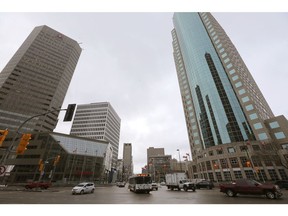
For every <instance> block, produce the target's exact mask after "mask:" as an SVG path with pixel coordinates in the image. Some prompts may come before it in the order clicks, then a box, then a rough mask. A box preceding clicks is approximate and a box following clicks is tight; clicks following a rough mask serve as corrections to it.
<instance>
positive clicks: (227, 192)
mask: <svg viewBox="0 0 288 216" xmlns="http://www.w3.org/2000/svg"><path fill="white" fill-rule="evenodd" d="M226 194H227V196H229V197H234V196H235V195H236V194H235V193H234V192H233V191H232V190H227V191H226Z"/></svg>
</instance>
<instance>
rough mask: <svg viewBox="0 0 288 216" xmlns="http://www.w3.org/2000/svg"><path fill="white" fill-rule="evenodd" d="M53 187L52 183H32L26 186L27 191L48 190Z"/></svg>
mask: <svg viewBox="0 0 288 216" xmlns="http://www.w3.org/2000/svg"><path fill="white" fill-rule="evenodd" d="M49 187H51V182H30V183H28V184H26V185H25V188H26V189H33V188H41V189H48V188H49Z"/></svg>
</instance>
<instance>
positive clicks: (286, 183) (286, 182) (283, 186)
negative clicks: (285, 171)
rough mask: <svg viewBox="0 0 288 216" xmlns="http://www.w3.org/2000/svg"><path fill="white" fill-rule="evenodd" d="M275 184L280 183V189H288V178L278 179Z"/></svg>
mask: <svg viewBox="0 0 288 216" xmlns="http://www.w3.org/2000/svg"><path fill="white" fill-rule="evenodd" d="M274 184H275V185H278V186H279V188H280V189H286V190H288V180H279V181H276V182H275V183H274Z"/></svg>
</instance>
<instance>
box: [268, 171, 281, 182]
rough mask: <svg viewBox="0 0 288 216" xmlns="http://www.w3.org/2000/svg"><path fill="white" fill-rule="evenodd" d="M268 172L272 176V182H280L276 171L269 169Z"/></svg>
mask: <svg viewBox="0 0 288 216" xmlns="http://www.w3.org/2000/svg"><path fill="white" fill-rule="evenodd" d="M268 172H269V175H270V177H271V180H272V181H276V180H279V178H278V176H277V173H276V171H275V170H274V169H268Z"/></svg>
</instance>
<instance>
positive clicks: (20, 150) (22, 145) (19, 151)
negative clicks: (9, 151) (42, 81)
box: [16, 134, 31, 154]
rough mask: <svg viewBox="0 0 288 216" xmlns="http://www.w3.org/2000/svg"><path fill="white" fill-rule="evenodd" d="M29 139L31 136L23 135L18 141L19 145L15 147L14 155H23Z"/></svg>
mask: <svg viewBox="0 0 288 216" xmlns="http://www.w3.org/2000/svg"><path fill="white" fill-rule="evenodd" d="M30 139H31V134H23V135H22V137H21V140H20V143H19V145H18V147H17V150H16V154H23V153H24V152H25V150H26V149H27V148H26V146H27V145H28V144H29V140H30Z"/></svg>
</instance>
